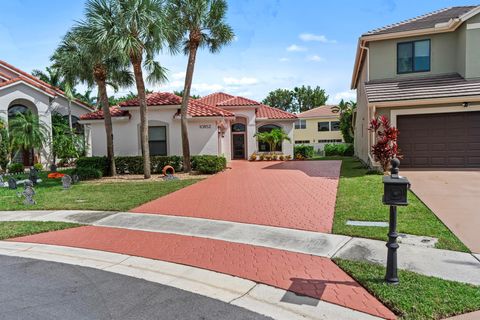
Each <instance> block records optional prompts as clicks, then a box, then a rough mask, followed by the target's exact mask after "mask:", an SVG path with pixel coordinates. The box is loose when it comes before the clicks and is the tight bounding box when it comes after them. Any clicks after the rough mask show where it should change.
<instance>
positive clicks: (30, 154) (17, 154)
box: [8, 101, 36, 166]
mask: <svg viewBox="0 0 480 320" xmlns="http://www.w3.org/2000/svg"><path fill="white" fill-rule="evenodd" d="M27 104H28V103H23V102H21V101H20V102H12V103H11V104H10V106H9V107H8V122H10V121H11V120H12V119H14V118H15V117H16V116H18V115H19V114H26V113H28V112H32V113H34V114H36V108H29V107H27ZM12 162H16V163H23V165H24V166H32V165H33V164H34V163H35V150H34V149H33V148H31V149H27V150H24V149H22V150H12Z"/></svg>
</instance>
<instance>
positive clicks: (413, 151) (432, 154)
mask: <svg viewBox="0 0 480 320" xmlns="http://www.w3.org/2000/svg"><path fill="white" fill-rule="evenodd" d="M397 127H398V130H399V131H400V135H399V136H398V145H399V147H400V150H401V153H402V154H403V160H402V167H418V168H435V167H437V168H441V167H452V168H455V167H458V168H461V167H480V112H457V113H442V114H422V115H408V116H398V118H397Z"/></svg>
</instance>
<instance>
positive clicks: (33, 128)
mask: <svg viewBox="0 0 480 320" xmlns="http://www.w3.org/2000/svg"><path fill="white" fill-rule="evenodd" d="M8 129H9V136H10V150H12V151H15V152H20V151H27V150H32V149H41V148H43V146H44V143H45V142H46V141H48V139H49V134H48V131H49V129H48V126H47V124H46V123H45V122H43V121H42V120H40V119H39V117H37V116H36V115H34V114H33V113H32V112H31V111H28V112H26V113H18V114H16V115H15V116H14V117H13V118H10V120H9V121H8Z"/></svg>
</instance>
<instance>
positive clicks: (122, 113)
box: [80, 106, 130, 120]
mask: <svg viewBox="0 0 480 320" xmlns="http://www.w3.org/2000/svg"><path fill="white" fill-rule="evenodd" d="M110 115H111V116H112V117H127V116H128V117H130V112H128V111H127V110H121V109H120V108H118V107H117V106H113V107H110ZM103 118H104V117H103V110H97V111H94V112H90V113H87V114H83V115H81V116H80V120H101V119H103Z"/></svg>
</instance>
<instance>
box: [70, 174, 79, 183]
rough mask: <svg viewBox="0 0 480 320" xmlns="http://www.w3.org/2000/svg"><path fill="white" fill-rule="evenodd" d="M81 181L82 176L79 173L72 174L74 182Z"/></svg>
mask: <svg viewBox="0 0 480 320" xmlns="http://www.w3.org/2000/svg"><path fill="white" fill-rule="evenodd" d="M79 182H80V177H79V176H78V174H74V175H72V184H77V183H79Z"/></svg>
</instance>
